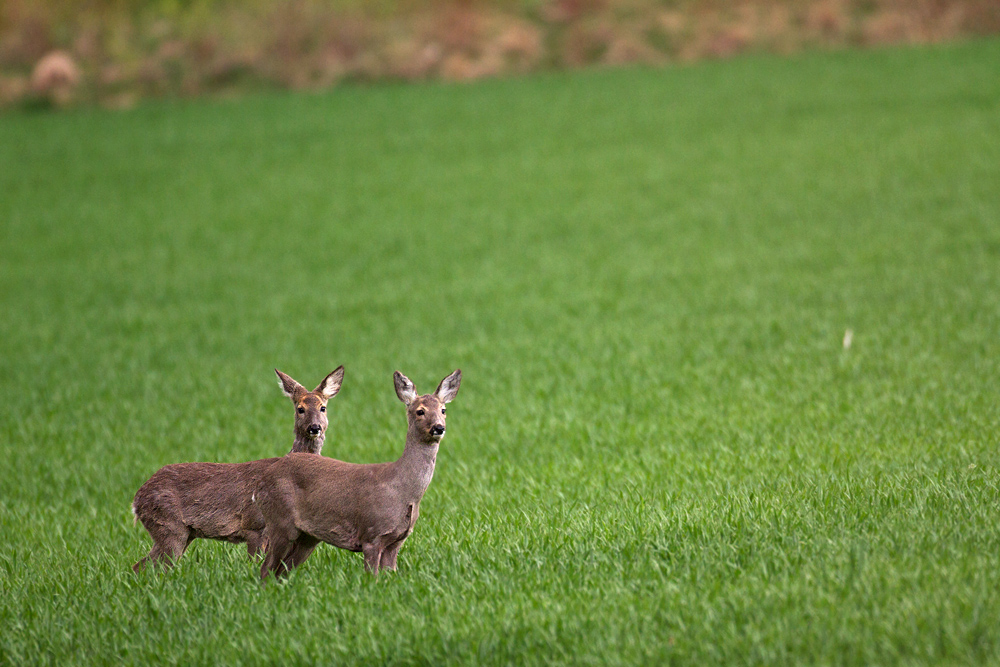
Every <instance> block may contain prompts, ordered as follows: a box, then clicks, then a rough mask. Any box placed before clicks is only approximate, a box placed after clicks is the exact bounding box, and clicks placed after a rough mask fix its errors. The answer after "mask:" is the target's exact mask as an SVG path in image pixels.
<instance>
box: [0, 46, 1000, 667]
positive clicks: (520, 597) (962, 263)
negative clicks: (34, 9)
mask: <svg viewBox="0 0 1000 667" xmlns="http://www.w3.org/2000/svg"><path fill="white" fill-rule="evenodd" d="M998 64H1000V40H996V39H987V40H977V41H971V42H966V43H961V44H952V45H947V46H934V47H921V48H891V49H885V50H878V51H866V52H855V51H851V52H838V53H825V54H808V55H803V56H796V57H794V58H779V57H773V56H754V57H747V58H741V59H737V60H732V61H727V62H712V63H701V64H697V65H692V66H686V67H678V68H672V69H647V68H635V69H625V70H614V71H587V72H568V73H550V74H544V75H538V76H530V77H524V78H518V79H504V80H490V81H483V82H478V83H475V84H469V85H455V84H443V83H428V84H420V85H373V86H343V87H341V88H338V89H336V90H334V91H331V92H327V93H322V94H273V95H272V94H268V95H261V96H253V97H248V98H244V99H240V100H228V101H217V100H216V101H206V100H198V101H185V102H173V103H143V104H140V105H139V106H138V107H137V108H135V109H132V110H129V111H126V112H109V111H104V110H98V109H80V110H71V111H65V112H60V113H58V114H50V113H11V114H6V115H4V116H3V117H2V118H0V146H2V148H0V192H2V193H3V196H2V197H0V259H2V261H0V309H2V311H3V312H4V317H3V318H0V340H2V341H3V348H2V349H3V354H2V355H0V364H2V366H0V368H2V376H3V378H4V381H3V382H2V384H0V386H2V396H0V398H2V400H0V452H2V456H3V461H4V462H5V467H6V468H7V474H5V475H2V476H0V527H2V530H0V535H2V538H0V623H2V625H3V626H4V628H5V629H6V630H5V632H4V633H2V635H0V663H3V664H10V665H21V664H65V663H67V662H73V663H95V664H99V663H107V662H120V663H124V664H139V663H144V664H149V663H164V664H216V663H219V662H222V663H226V664H240V665H243V664H245V665H257V664H272V663H278V662H281V663H295V664H298V663H317V662H329V663H334V664H372V663H381V664H394V665H395V664H408V665H409V664H459V663H464V664H468V663H483V664H510V663H517V664H526V665H532V664H591V663H601V664H635V663H639V662H654V663H662V664H733V663H737V664H775V663H812V664H845V665H846V664H857V665H862V664H942V663H944V664H976V665H983V664H997V663H1000V632H998V631H997V628H1000V596H997V595H996V591H997V590H998V588H1000V533H998V528H997V527H998V525H1000V523H998V519H1000V472H998V461H997V452H998V448H997V444H998V442H997V437H998V436H997V434H998V432H1000V430H998V425H1000V415H998V413H997V409H996V406H997V405H998V404H1000V383H997V381H996V378H997V376H998V371H1000V337H998V336H997V332H998V331H1000V300H998V298H997V295H998V294H1000V270H998V266H1000V262H998V260H1000V224H998V222H1000V189H998V188H997V184H998V183H1000V124H998V119H1000V78H997V77H996V71H997V65H998ZM341 364H343V365H344V366H345V377H344V382H343V386H342V389H341V391H340V393H339V394H338V395H337V396H336V397H335V398H333V399H332V400H331V401H330V404H329V419H330V426H329V429H328V432H327V439H326V444H325V446H324V449H323V455H325V456H331V457H334V458H338V459H342V460H347V461H355V462H361V463H365V462H377V461H388V460H393V459H395V458H397V457H398V456H399V454H400V453H401V452H402V447H403V441H404V438H405V428H406V424H405V414H404V408H403V406H402V404H401V403H400V402H399V400H398V399H397V398H396V396H395V393H394V391H393V385H392V372H393V371H394V370H400V371H402V372H403V373H405V374H406V375H407V376H409V377H410V378H411V379H412V380H413V381H414V383H415V384H416V388H417V390H418V391H419V392H421V393H425V392H430V391H433V389H434V387H435V386H436V385H437V383H438V382H439V381H440V380H441V378H443V377H444V376H445V375H447V374H448V373H450V372H451V371H453V370H454V369H456V368H461V369H462V371H463V381H462V387H461V391H460V392H459V394H458V396H457V398H456V399H455V400H454V402H452V403H451V404H449V415H448V416H449V419H448V435H447V436H446V437H445V438H444V440H443V442H442V445H441V449H440V453H439V455H438V461H437V469H436V472H435V476H434V479H433V482H432V483H431V485H430V487H429V489H428V491H427V494H426V496H425V497H424V498H423V501H422V503H421V513H420V520H419V522H418V523H417V525H416V528H415V530H414V533H413V534H412V535H411V536H410V537H409V539H408V540H407V543H406V545H405V547H404V548H403V550H402V552H401V553H400V556H399V571H398V572H397V573H394V574H387V575H382V576H380V577H378V578H377V579H375V578H372V577H370V576H368V575H366V574H365V573H364V571H363V567H362V560H361V555H360V554H352V553H348V552H345V551H341V550H338V549H335V548H333V547H330V546H328V545H321V546H320V547H319V548H318V549H317V550H316V552H315V553H314V554H313V555H312V557H311V558H310V559H309V560H308V561H306V563H305V564H304V565H302V566H301V567H300V568H298V569H297V570H296V571H295V572H293V573H292V574H291V576H290V577H289V578H288V581H287V582H284V583H282V584H281V585H269V586H266V587H261V586H260V585H259V583H258V579H257V572H258V570H259V562H258V561H252V560H249V559H248V558H247V556H246V552H245V550H244V549H243V547H242V546H234V545H228V544H222V543H217V542H212V541H208V540H197V541H195V542H194V543H193V544H192V545H191V547H190V548H189V549H188V551H187V553H186V554H185V556H184V557H183V559H182V560H181V561H180V563H179V565H178V566H177V567H176V568H174V569H173V570H171V571H169V572H167V573H165V574H160V573H156V572H153V571H147V572H143V573H141V574H139V575H134V574H133V573H132V571H131V569H130V568H131V565H132V563H134V562H135V561H136V560H138V559H139V558H140V557H141V556H143V555H145V553H146V552H147V551H148V549H149V547H150V540H149V536H148V535H147V534H146V533H145V531H144V530H143V529H142V527H141V526H133V524H132V516H131V513H130V511H129V506H130V502H131V499H132V496H133V494H134V493H135V491H136V489H138V487H139V485H140V484H141V483H142V482H143V481H144V480H145V479H147V478H148V477H149V476H150V475H151V474H152V473H153V472H154V471H155V470H156V469H158V468H159V467H161V466H162V465H165V464H168V463H175V462H180V461H196V460H202V461H245V460H252V459H258V458H266V457H271V456H280V455H282V454H284V453H285V452H286V451H287V450H288V448H289V447H290V446H291V441H292V422H293V417H292V407H291V405H290V404H289V402H288V399H287V398H285V397H284V396H283V395H282V393H281V390H280V389H279V387H278V385H277V381H276V378H275V375H274V370H273V369H274V368H278V369H280V370H281V371H283V372H286V373H288V374H289V375H291V376H292V377H294V378H295V379H296V380H298V381H299V382H301V383H302V384H303V385H305V386H307V387H309V388H312V387H313V386H315V385H316V383H318V382H319V381H320V380H321V379H322V378H323V377H324V376H325V375H326V374H327V373H329V372H330V371H332V370H333V369H334V368H336V367H337V366H338V365H341Z"/></svg>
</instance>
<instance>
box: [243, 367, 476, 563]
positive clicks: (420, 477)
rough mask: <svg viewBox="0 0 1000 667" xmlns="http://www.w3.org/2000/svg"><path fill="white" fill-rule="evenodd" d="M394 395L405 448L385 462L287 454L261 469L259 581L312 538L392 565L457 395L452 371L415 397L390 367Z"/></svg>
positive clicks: (307, 548)
mask: <svg viewBox="0 0 1000 667" xmlns="http://www.w3.org/2000/svg"><path fill="white" fill-rule="evenodd" d="M393 380H394V382H395V385H396V395H397V396H399V400H401V401H403V403H405V404H406V419H407V423H408V427H407V431H406V446H405V447H404V449H403V455H402V456H401V457H400V458H399V460H397V461H394V462H391V463H370V464H359V463H344V462H343V461H336V460H334V459H329V458H323V457H318V456H303V455H301V454H289V455H288V456H285V457H284V458H281V459H275V460H273V463H272V464H271V465H269V466H268V467H267V468H266V469H265V470H262V471H261V474H260V478H259V485H258V487H257V492H256V503H257V507H258V508H259V509H260V511H261V513H262V514H263V516H264V524H265V526H266V527H265V528H264V541H265V543H266V547H265V557H264V563H263V565H262V566H261V569H260V576H261V579H262V580H266V579H267V575H268V573H274V576H275V578H279V577H281V576H283V575H284V574H285V573H287V572H288V571H289V570H291V569H292V568H294V567H296V566H298V565H300V564H301V563H302V562H303V561H305V560H306V558H308V557H309V554H311V553H312V551H313V549H314V548H315V547H316V545H317V544H318V543H319V542H326V543H327V544H332V545H334V546H336V547H340V548H341V549H347V550H349V551H360V552H361V553H363V554H364V559H365V568H366V569H367V570H369V571H370V572H372V573H373V574H378V571H379V569H385V570H395V569H396V556H397V554H398V553H399V549H400V547H402V546H403V541H404V540H405V539H406V537H407V536H408V535H409V534H410V531H412V530H413V525H414V524H415V523H416V522H417V516H418V515H419V514H420V499H421V498H422V497H423V495H424V492H425V491H426V490H427V486H428V485H429V484H430V483H431V478H432V477H433V476H434V462H435V460H436V458H437V452H438V444H439V443H440V442H441V438H442V437H444V431H445V403H448V402H450V401H451V400H452V399H453V398H455V395H456V394H457V393H458V387H459V384H460V383H461V382H462V371H461V370H456V371H455V372H454V373H452V374H451V375H449V376H448V377H446V378H445V379H444V380H442V381H441V384H440V385H438V388H437V391H435V392H434V393H433V394H425V395H424V396H418V395H417V392H416V390H415V389H414V387H413V383H412V382H410V380H409V378H407V377H406V376H405V375H403V374H402V373H400V372H399V371H396V372H395V374H394V375H393Z"/></svg>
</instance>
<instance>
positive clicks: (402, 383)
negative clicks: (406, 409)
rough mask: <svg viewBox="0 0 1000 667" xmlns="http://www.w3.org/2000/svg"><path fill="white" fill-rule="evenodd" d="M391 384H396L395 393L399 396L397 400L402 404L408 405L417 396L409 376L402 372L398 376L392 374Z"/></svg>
mask: <svg viewBox="0 0 1000 667" xmlns="http://www.w3.org/2000/svg"><path fill="white" fill-rule="evenodd" d="M393 384H395V385H396V395H397V396H399V400H401V401H402V402H403V404H404V405H409V404H410V403H412V402H413V401H414V400H415V399H416V398H417V388H416V387H414V386H413V383H412V382H411V381H410V378H408V377H406V376H405V375H403V374H402V373H400V374H399V377H398V378H397V377H396V376H395V375H394V376H393Z"/></svg>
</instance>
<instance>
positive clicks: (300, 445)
mask: <svg viewBox="0 0 1000 667" xmlns="http://www.w3.org/2000/svg"><path fill="white" fill-rule="evenodd" d="M324 442H326V435H321V436H320V437H318V438H310V437H307V436H304V435H301V434H299V433H296V434H295V440H294V442H292V451H293V452H305V453H307V454H319V452H320V450H321V449H323V443H324Z"/></svg>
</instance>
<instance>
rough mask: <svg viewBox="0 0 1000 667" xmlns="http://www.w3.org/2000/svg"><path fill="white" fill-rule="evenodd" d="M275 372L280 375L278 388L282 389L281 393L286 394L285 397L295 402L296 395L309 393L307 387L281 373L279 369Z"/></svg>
mask: <svg viewBox="0 0 1000 667" xmlns="http://www.w3.org/2000/svg"><path fill="white" fill-rule="evenodd" d="M274 372H275V373H277V374H278V386H279V387H281V391H283V392H285V396H287V397H288V398H290V399H292V400H293V401H294V400H295V394H296V393H300V392H301V393H309V392H308V390H307V389H306V388H305V387H303V386H302V385H300V384H299V383H298V382H296V381H295V380H293V379H292V378H290V377H289V376H287V375H285V374H284V373H282V372H281V371H279V370H278V369H277V368H275V369H274Z"/></svg>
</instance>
